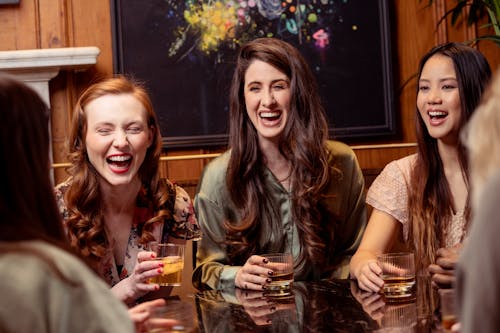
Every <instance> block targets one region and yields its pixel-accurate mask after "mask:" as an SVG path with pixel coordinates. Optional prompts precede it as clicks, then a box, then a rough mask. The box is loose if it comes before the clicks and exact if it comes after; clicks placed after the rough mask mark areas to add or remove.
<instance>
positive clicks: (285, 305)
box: [191, 277, 443, 333]
mask: <svg viewBox="0 0 500 333" xmlns="http://www.w3.org/2000/svg"><path fill="white" fill-rule="evenodd" d="M437 300H438V297H437V292H436V291H435V290H433V289H432V288H431V287H430V283H429V279H428V278H426V277H420V278H418V279H417V284H416V292H415V294H414V295H413V296H412V297H410V298H406V299H405V300H400V301H398V302H394V301H393V302H389V301H387V300H384V299H383V296H381V295H379V294H374V293H366V292H362V291H360V290H359V288H358V287H357V285H356V283H355V282H354V281H351V280H331V281H320V282H295V283H294V284H293V289H292V294H291V295H289V296H282V297H268V296H266V295H265V294H264V293H263V292H261V291H248V290H241V289H233V290H218V291H215V290H210V291H201V292H198V293H197V294H195V295H194V297H193V298H192V299H191V301H192V302H194V306H195V308H196V316H197V318H196V321H197V324H195V326H196V327H197V329H196V330H195V332H206V333H218V332H221V333H222V332H224V333H227V332H237V333H244V332H253V333H259V332H293V333H301V332H315V333H316V332H443V330H442V328H441V325H440V319H439V311H438V310H437V306H436V304H437V303H438V302H437Z"/></svg>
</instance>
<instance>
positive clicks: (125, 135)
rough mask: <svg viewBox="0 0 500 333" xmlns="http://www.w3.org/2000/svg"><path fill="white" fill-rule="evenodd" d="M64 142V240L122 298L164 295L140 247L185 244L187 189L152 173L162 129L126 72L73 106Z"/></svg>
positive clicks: (156, 270)
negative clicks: (152, 280)
mask: <svg viewBox="0 0 500 333" xmlns="http://www.w3.org/2000/svg"><path fill="white" fill-rule="evenodd" d="M69 142H70V147H69V160H70V162H71V167H70V168H69V170H68V171H69V173H70V175H71V177H70V178H69V179H67V180H66V181H65V182H63V183H61V184H59V185H58V186H57V187H56V197H57V200H58V204H59V209H60V211H61V214H62V216H63V219H64V226H65V229H66V233H67V237H68V238H69V241H70V243H71V246H72V247H73V248H75V249H76V250H77V251H78V252H79V253H80V254H81V255H82V256H84V257H86V258H88V259H89V260H90V262H91V263H92V264H93V265H94V268H95V270H96V271H97V272H98V274H99V275H100V276H101V277H103V278H104V280H105V281H106V282H107V283H108V284H109V285H110V286H112V290H113V292H114V293H115V294H116V295H117V296H118V297H119V298H120V299H121V300H123V301H125V302H126V303H129V304H132V303H134V302H135V301H137V300H138V299H139V298H140V297H142V296H144V295H146V294H147V293H150V292H159V294H158V295H157V296H162V295H164V294H166V293H168V290H162V289H160V286H159V285H157V284H152V283H148V280H149V278H152V277H154V276H157V275H159V274H161V272H162V264H161V263H158V262H155V261H151V260H148V259H151V258H152V256H153V253H151V252H147V251H145V250H144V249H145V248H146V245H147V243H148V242H151V241H162V242H167V241H168V242H174V243H175V242H184V241H185V239H190V238H192V237H193V236H194V233H197V231H198V228H197V222H196V218H195V216H194V211H193V206H192V202H191V199H190V197H189V195H188V194H187V193H186V192H185V191H184V190H183V189H182V188H181V187H179V186H177V185H174V184H172V183H171V182H170V181H168V180H166V179H160V178H159V174H158V166H159V159H160V154H161V135H160V131H159V126H158V120H157V117H156V115H155V113H154V111H153V107H152V103H151V100H150V98H149V96H148V94H147V92H146V90H145V89H144V88H143V87H142V86H141V85H139V84H138V83H137V82H134V81H132V80H130V79H127V78H125V77H116V78H111V79H107V80H104V81H102V82H99V83H96V84H94V85H92V86H90V87H89V88H88V89H87V90H86V91H84V92H83V94H82V95H81V97H80V98H79V100H78V102H77V104H76V108H75V113H74V116H73V122H72V128H71V134H70V141H69ZM193 232H194V233H193Z"/></svg>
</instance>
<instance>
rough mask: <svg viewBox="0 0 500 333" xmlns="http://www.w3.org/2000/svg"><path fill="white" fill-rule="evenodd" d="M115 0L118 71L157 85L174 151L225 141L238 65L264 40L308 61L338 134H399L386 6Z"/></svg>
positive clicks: (298, 0) (332, 1) (343, 1)
mask: <svg viewBox="0 0 500 333" xmlns="http://www.w3.org/2000/svg"><path fill="white" fill-rule="evenodd" d="M115 1H116V7H117V8H116V9H117V20H116V22H117V37H118V38H117V39H118V50H117V61H116V62H117V64H118V69H117V71H121V72H127V73H132V74H133V75H135V76H138V77H139V78H142V79H144V80H145V81H146V82H147V83H149V84H150V86H151V92H152V95H153V102H154V104H155V108H156V110H157V113H159V118H160V122H161V123H162V129H161V130H162V134H163V135H164V136H165V137H166V138H167V139H166V142H167V143H169V144H170V145H172V146H175V145H179V146H181V145H183V144H185V145H188V146H189V145H193V146H197V145H199V144H200V143H201V144H205V143H207V142H209V143H212V144H220V143H223V142H224V139H225V138H226V134H227V125H226V121H227V112H228V109H227V105H228V101H227V91H228V88H229V82H230V78H231V75H232V71H233V68H234V67H233V62H234V57H235V55H236V52H237V50H238V48H239V46H240V45H242V44H243V43H245V42H247V41H249V40H252V39H255V38H258V37H273V38H279V39H283V40H286V41H287V42H289V43H291V44H293V45H294V46H296V47H297V48H298V49H299V50H300V51H301V52H302V53H303V55H304V56H305V57H306V59H307V60H308V62H309V64H310V66H311V68H312V69H313V71H314V72H315V74H316V77H317V80H318V83H319V86H320V89H321V95H322V97H323V99H324V104H325V108H326V110H327V116H328V119H329V122H330V126H331V134H332V136H335V137H339V138H342V137H363V136H370V135H373V134H375V135H378V134H380V133H382V134H384V133H385V134H387V133H390V132H392V131H393V124H392V115H391V113H392V104H391V99H392V97H391V96H389V95H388V94H390V93H391V88H392V87H390V82H391V77H390V75H391V73H390V43H388V40H387V39H388V38H389V37H390V33H389V31H388V25H387V24H388V21H389V17H388V5H387V0H308V1H306V0H281V1H279V0H185V1H181V0H115ZM362 103H366V104H362ZM368 109H371V112H370V113H368V114H367V112H366V111H367V110H368ZM186 138H187V139H186ZM200 138H201V139H200ZM199 140H201V141H199ZM180 142H183V143H180Z"/></svg>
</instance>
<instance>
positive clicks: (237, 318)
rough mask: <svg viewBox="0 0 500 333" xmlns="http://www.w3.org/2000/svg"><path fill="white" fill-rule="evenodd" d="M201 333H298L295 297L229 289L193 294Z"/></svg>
mask: <svg viewBox="0 0 500 333" xmlns="http://www.w3.org/2000/svg"><path fill="white" fill-rule="evenodd" d="M196 303H197V306H198V313H199V315H200V318H201V319H200V330H201V331H202V332H210V333H215V332H221V333H222V332H224V333H226V332H261V331H262V330H264V331H265V332H301V330H300V329H299V324H298V318H297V310H296V302H295V295H294V294H293V293H291V294H290V295H288V296H284V297H268V296H266V295H264V293H263V292H262V291H251V290H242V289H229V290H224V291H214V290H212V291H204V292H200V293H198V294H196Z"/></svg>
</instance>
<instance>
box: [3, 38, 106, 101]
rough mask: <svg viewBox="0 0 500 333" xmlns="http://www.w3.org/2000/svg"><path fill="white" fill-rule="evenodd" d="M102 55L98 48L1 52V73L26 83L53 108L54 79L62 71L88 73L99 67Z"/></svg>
mask: <svg viewBox="0 0 500 333" xmlns="http://www.w3.org/2000/svg"><path fill="white" fill-rule="evenodd" d="M99 53H100V50H99V48H97V47H95V46H88V47H64V48H53V49H34V50H13V51H0V71H3V72H7V73H10V74H12V75H14V76H16V77H17V78H19V79H20V80H22V81H24V82H26V84H28V85H29V86H31V87H32V88H33V89H35V90H36V91H37V92H38V93H39V94H40V96H41V97H42V98H43V100H44V101H45V102H46V103H47V105H49V106H50V94H49V81H50V79H52V78H53V77H55V76H56V75H57V74H58V73H59V71H61V70H74V71H83V70H86V69H87V68H89V67H90V66H92V65H95V64H96V62H97V56H98V55H99Z"/></svg>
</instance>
